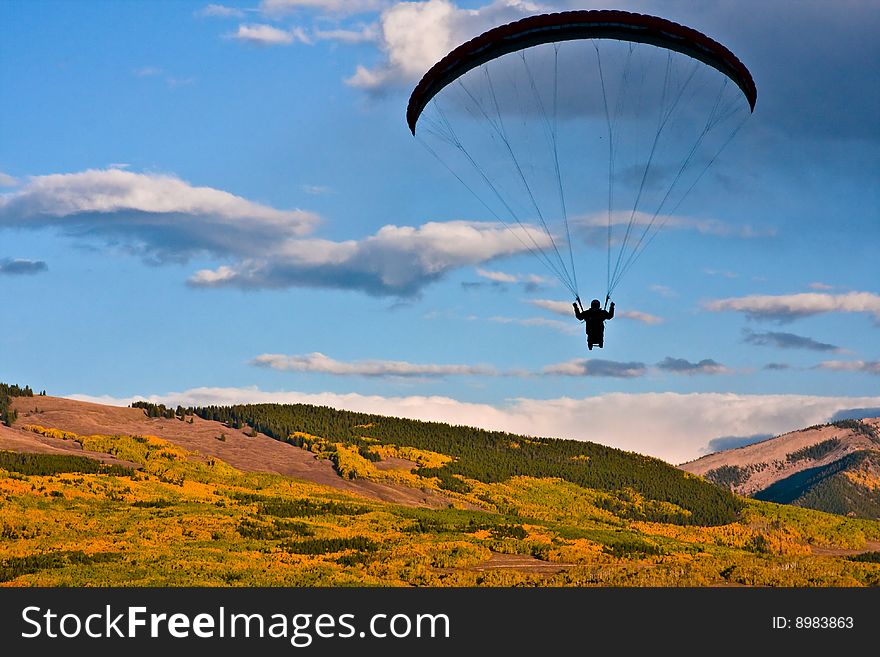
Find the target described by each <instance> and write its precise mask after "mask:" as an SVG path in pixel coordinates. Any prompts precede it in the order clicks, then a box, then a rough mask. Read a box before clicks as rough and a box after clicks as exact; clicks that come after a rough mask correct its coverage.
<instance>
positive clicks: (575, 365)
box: [541, 358, 648, 379]
mask: <svg viewBox="0 0 880 657" xmlns="http://www.w3.org/2000/svg"><path fill="white" fill-rule="evenodd" d="M541 371H542V373H543V374H554V375H558V376H597V377H612V378H620V379H631V378H635V377H640V376H644V375H645V374H646V373H647V371H648V370H647V367H646V366H645V364H644V363H638V362H629V363H621V362H617V361H613V360H601V359H598V358H593V359H576V360H570V361H568V362H565V363H557V364H555V365H548V366H546V367H545V368H543V369H542V370H541Z"/></svg>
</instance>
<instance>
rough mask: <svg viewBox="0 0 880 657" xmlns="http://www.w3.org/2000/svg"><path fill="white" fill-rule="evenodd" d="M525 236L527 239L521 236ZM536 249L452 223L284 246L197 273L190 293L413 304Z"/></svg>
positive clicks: (538, 235) (479, 227) (478, 226)
mask: <svg viewBox="0 0 880 657" xmlns="http://www.w3.org/2000/svg"><path fill="white" fill-rule="evenodd" d="M525 233H527V234H528V235H529V237H526V236H525ZM531 240H535V241H537V242H538V243H543V242H544V241H545V240H547V236H546V234H545V233H543V231H541V230H539V229H537V228H531V227H530V228H517V229H516V230H511V229H509V228H507V227H506V226H504V225H503V224H496V223H488V222H470V221H452V222H445V223H437V222H429V223H427V224H424V225H422V226H419V227H411V226H384V227H383V228H381V229H380V230H379V231H378V232H377V233H376V234H375V235H372V236H370V237H367V238H365V239H363V240H359V241H355V240H351V241H346V242H331V241H329V240H318V239H307V240H291V241H288V242H287V243H285V244H283V245H281V246H279V248H278V249H277V250H276V251H275V252H274V253H273V257H272V258H271V259H265V258H262V259H256V258H254V259H249V260H246V261H243V262H241V263H238V264H236V265H234V266H231V267H230V266H224V267H221V268H220V269H217V270H205V271H200V272H197V273H196V274H195V275H194V276H193V277H192V278H191V279H190V283H191V284H192V285H195V286H203V287H218V286H234V287H240V288H282V287H296V286H309V287H330V288H344V289H357V290H361V291H363V292H366V293H368V294H372V295H376V296H383V295H396V296H402V297H406V296H413V295H415V294H417V293H418V292H419V291H420V290H421V288H422V287H424V286H425V285H427V284H428V283H430V282H432V281H436V280H438V279H440V278H441V277H442V276H444V275H445V274H446V273H447V272H449V271H450V270H452V269H455V268H458V267H462V266H465V265H474V264H478V263H481V262H486V261H488V260H491V259H493V258H497V257H500V256H506V255H513V254H516V253H520V252H521V251H523V250H525V248H526V247H524V246H523V244H524V243H526V241H531Z"/></svg>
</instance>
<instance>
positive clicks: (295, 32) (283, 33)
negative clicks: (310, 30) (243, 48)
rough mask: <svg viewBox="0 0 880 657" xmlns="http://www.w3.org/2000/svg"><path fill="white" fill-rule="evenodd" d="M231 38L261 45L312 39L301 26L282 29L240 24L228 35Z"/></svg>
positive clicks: (283, 44)
mask: <svg viewBox="0 0 880 657" xmlns="http://www.w3.org/2000/svg"><path fill="white" fill-rule="evenodd" d="M227 37H228V38H230V39H237V40H238V41H246V42H247V43H253V44H256V45H259V46H287V45H290V44H291V43H293V42H294V41H300V42H302V43H311V41H312V40H311V39H310V38H309V36H308V35H307V34H306V32H305V31H304V30H303V29H302V28H300V27H294V28H291V29H290V30H281V29H278V28H277V27H273V26H271V25H254V24H250V25H239V26H238V31H237V32H233V33H230V34H228V35H227Z"/></svg>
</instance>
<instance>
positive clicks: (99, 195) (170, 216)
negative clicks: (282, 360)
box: [0, 169, 319, 262]
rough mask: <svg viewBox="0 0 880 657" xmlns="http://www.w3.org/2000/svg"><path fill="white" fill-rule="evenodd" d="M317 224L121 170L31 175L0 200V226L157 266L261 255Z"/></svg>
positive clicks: (300, 214)
mask: <svg viewBox="0 0 880 657" xmlns="http://www.w3.org/2000/svg"><path fill="white" fill-rule="evenodd" d="M318 221H319V218H318V216H317V215H315V214H314V213H311V212H306V211H303V210H276V209H275V208H271V207H268V206H266V205H262V204H259V203H255V202H253V201H248V200H247V199H244V198H242V197H240V196H235V195H234V194H230V193H229V192H225V191H222V190H219V189H214V188H211V187H196V186H193V185H190V184H189V183H187V182H185V181H183V180H181V179H179V178H176V177H174V176H170V175H160V174H144V173H135V172H131V171H123V170H121V169H107V170H89V171H84V172H81V173H70V174H53V175H47V176H35V177H32V178H30V179H29V180H28V182H27V183H26V184H25V185H23V186H22V187H20V188H19V189H17V190H16V191H14V192H12V193H9V194H3V195H0V228H3V227H10V228H34V229H36V228H45V227H56V228H59V229H61V230H62V231H64V232H65V233H67V234H69V235H72V236H79V237H82V238H94V237H96V236H97V237H100V238H103V239H104V240H105V241H106V242H108V243H122V244H125V245H128V246H131V247H135V248H137V249H138V250H139V251H141V252H143V253H145V254H146V255H147V256H148V257H150V258H152V259H154V260H156V261H159V262H162V261H175V260H176V261H180V260H185V259H186V258H188V257H189V256H191V255H193V254H194V253H198V252H209V253H214V254H219V255H235V256H242V255H257V254H262V253H265V252H266V251H271V250H272V249H274V248H275V247H276V245H277V244H278V243H279V241H280V242H283V241H285V240H291V239H293V238H297V237H300V236H303V235H305V234H307V233H309V232H311V231H312V230H313V229H314V227H315V226H316V225H317V224H318Z"/></svg>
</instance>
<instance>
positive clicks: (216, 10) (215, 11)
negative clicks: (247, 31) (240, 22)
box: [195, 4, 245, 18]
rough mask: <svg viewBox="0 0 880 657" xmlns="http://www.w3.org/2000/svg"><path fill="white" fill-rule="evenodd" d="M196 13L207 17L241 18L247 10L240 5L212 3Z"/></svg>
mask: <svg viewBox="0 0 880 657" xmlns="http://www.w3.org/2000/svg"><path fill="white" fill-rule="evenodd" d="M195 15H196V16H199V17H206V18H241V17H242V16H244V15H245V11H244V10H243V9H239V8H238V7H227V6H226V5H219V4H210V5H206V6H205V7H202V8H201V9H199V10H198V11H196V12H195Z"/></svg>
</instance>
